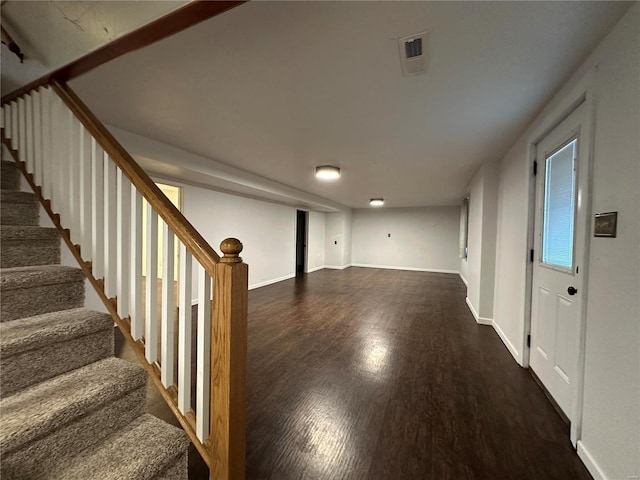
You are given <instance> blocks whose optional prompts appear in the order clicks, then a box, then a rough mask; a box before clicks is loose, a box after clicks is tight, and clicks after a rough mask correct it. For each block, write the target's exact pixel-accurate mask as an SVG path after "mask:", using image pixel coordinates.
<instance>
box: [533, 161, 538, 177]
mask: <svg viewBox="0 0 640 480" xmlns="http://www.w3.org/2000/svg"><path fill="white" fill-rule="evenodd" d="M536 175H538V161H537V160H534V161H533V176H534V177H535V176H536Z"/></svg>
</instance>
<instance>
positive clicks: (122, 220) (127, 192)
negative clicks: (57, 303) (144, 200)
mask: <svg viewBox="0 0 640 480" xmlns="http://www.w3.org/2000/svg"><path fill="white" fill-rule="evenodd" d="M117 209H118V315H120V318H125V317H128V316H129V296H130V295H131V290H130V288H129V284H130V280H131V269H130V265H129V258H130V255H129V253H130V250H131V182H130V181H129V179H128V178H127V177H126V175H124V173H122V170H120V169H119V168H118V205H117Z"/></svg>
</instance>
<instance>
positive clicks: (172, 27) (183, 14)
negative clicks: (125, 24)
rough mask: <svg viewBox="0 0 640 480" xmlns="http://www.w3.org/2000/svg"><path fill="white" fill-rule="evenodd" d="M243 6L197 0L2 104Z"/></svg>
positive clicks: (221, 0) (6, 97) (225, 0)
mask: <svg viewBox="0 0 640 480" xmlns="http://www.w3.org/2000/svg"><path fill="white" fill-rule="evenodd" d="M243 3H245V1H228V0H216V1H209V0H194V1H191V2H188V3H187V4H186V5H184V6H182V7H180V8H178V9H176V10H174V11H172V12H169V13H168V14H166V15H164V16H162V17H160V18H158V19H157V20H154V21H153V22H151V23H148V24H147V25H143V26H142V27H140V28H138V29H136V30H134V31H133V32H130V33H127V34H126V35H123V36H122V37H120V38H118V39H116V40H114V41H113V42H110V43H108V44H106V45H103V46H102V47H100V48H98V49H96V50H94V51H92V52H89V53H87V54H86V55H84V56H82V57H80V58H78V59H77V60H74V61H72V62H70V63H68V64H67V65H64V66H62V67H60V68H58V69H57V70H54V71H53V72H51V73H48V74H46V75H44V76H42V77H40V78H38V79H36V80H34V81H32V82H29V83H28V84H27V85H25V86H23V87H21V88H19V89H17V90H15V91H13V92H10V93H8V94H7V95H4V96H3V97H2V105H4V104H5V103H8V102H11V101H13V100H15V99H16V98H18V97H21V96H22V95H24V94H25V93H28V92H30V91H31V90H34V89H36V88H38V87H42V86H44V85H48V84H49V83H51V82H52V81H53V80H56V81H58V82H60V83H66V82H68V81H69V80H72V79H74V78H76V77H79V76H80V75H82V74H85V73H87V72H88V71H90V70H92V69H94V68H96V67H98V66H100V65H102V64H103V63H106V62H108V61H110V60H113V59H115V58H117V57H119V56H121V55H124V54H125V53H128V52H131V51H133V50H138V49H140V48H144V47H146V46H148V45H151V44H152V43H154V42H157V41H158V40H162V39H163V38H166V37H169V36H170V35H173V34H174V33H177V32H180V31H182V30H185V29H187V28H189V27H191V26H193V25H196V24H197V23H199V22H202V21H204V20H207V19H209V18H212V17H215V16H216V15H220V14H221V13H223V12H226V11H227V10H229V9H231V8H234V7H237V6H238V5H242V4H243Z"/></svg>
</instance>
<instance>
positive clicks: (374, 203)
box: [369, 198, 384, 207]
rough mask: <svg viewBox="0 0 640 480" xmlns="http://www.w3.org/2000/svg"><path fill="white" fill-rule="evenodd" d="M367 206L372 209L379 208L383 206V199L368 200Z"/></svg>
mask: <svg viewBox="0 0 640 480" xmlns="http://www.w3.org/2000/svg"><path fill="white" fill-rule="evenodd" d="M369 205H371V206H372V207H381V206H382V205H384V198H372V199H371V200H369Z"/></svg>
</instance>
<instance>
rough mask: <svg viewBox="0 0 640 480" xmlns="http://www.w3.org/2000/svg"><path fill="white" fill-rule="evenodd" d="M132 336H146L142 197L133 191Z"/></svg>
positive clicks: (136, 337)
mask: <svg viewBox="0 0 640 480" xmlns="http://www.w3.org/2000/svg"><path fill="white" fill-rule="evenodd" d="M130 272H131V287H132V288H131V302H130V303H131V307H130V316H131V335H132V336H133V339H134V340H140V339H141V338H142V336H143V335H144V316H143V315H144V314H143V311H142V295H143V293H142V195H140V192H138V190H137V189H136V188H135V187H133V188H132V189H131V268H130Z"/></svg>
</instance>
